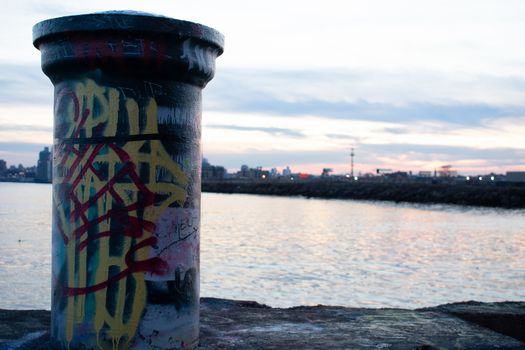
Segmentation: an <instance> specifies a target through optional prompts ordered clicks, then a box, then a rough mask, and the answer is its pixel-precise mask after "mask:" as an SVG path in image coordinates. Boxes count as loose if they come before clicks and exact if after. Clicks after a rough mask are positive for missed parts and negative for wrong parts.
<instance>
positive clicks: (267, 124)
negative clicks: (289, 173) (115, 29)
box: [0, 0, 525, 174]
mask: <svg viewBox="0 0 525 350" xmlns="http://www.w3.org/2000/svg"><path fill="white" fill-rule="evenodd" d="M116 9H132V10H140V11H148V12H153V13H158V14H162V15H166V16H171V17H175V18H179V19H185V20H190V21H195V22H199V23H202V24H206V25H209V26H211V27H214V28H216V29H218V30H219V31H221V32H222V33H223V34H224V35H225V37H226V48H225V52H224V54H223V55H222V56H221V57H219V58H218V60H217V73H216V76H215V79H214V80H213V81H212V82H211V83H210V84H209V85H208V87H207V88H206V89H205V91H204V113H203V152H204V156H205V157H206V158H208V159H209V161H210V162H211V163H212V164H220V165H224V166H226V167H227V168H228V169H229V170H231V171H233V170H236V169H238V168H239V167H240V166H241V165H242V164H248V165H250V166H263V167H265V168H270V167H277V168H278V169H282V168H283V167H285V166H287V165H289V166H290V167H291V168H292V170H294V171H304V172H311V173H314V174H318V173H320V172H321V169H322V168H323V167H331V168H333V169H334V171H335V172H336V173H343V172H348V171H349V162H350V157H349V153H350V148H351V147H354V148H355V154H356V157H355V163H356V171H360V172H362V173H365V172H373V171H375V169H376V168H391V169H394V170H412V171H414V172H418V171H421V170H433V169H435V168H437V167H440V166H442V165H446V164H450V165H452V166H453V167H455V168H456V169H458V170H459V171H460V172H461V173H463V174H478V173H488V172H491V171H493V172H505V171H507V170H525V45H523V38H524V37H525V21H523V18H525V2H524V1H523V0H506V1H501V0H493V1H486V0H472V1H470V0H433V1H431V0H342V1H336V0H331V1H308V0H302V1H292V0H279V1H277V0H265V1H258V2H255V1H242V0H238V1H229V0H224V1H212V0H209V1H200V0H192V1H175V0H148V1H143V0H140V1H131V0H127V1H112V0H104V1H100V0H90V1H83V2H76V3H75V2H71V1H68V2H66V1H56V0H51V1H42V0H40V1H37V0H16V1H13V0H3V1H2V11H0V26H2V28H1V33H2V35H1V36H0V40H1V42H0V53H1V54H0V159H5V160H6V161H7V162H8V164H18V163H22V164H24V165H34V164H35V163H36V159H37V155H38V151H39V150H40V149H41V148H42V147H43V146H45V145H51V143H52V136H51V130H52V98H53V97H52V85H51V83H50V82H49V81H48V80H47V78H46V77H45V76H44V74H43V73H42V72H41V70H40V66H39V60H40V56H39V52H38V51H37V50H36V49H34V48H33V46H32V40H31V27H32V26H33V24H35V23H36V22H38V21H41V20H44V19H48V18H52V17H58V16H64V15H70V14H80V13H88V12H95V11H104V10H116Z"/></svg>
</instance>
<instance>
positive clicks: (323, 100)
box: [204, 69, 525, 126]
mask: <svg viewBox="0 0 525 350" xmlns="http://www.w3.org/2000/svg"><path fill="white" fill-rule="evenodd" d="M455 79H456V78H454V77H447V76H441V75H432V74H429V73H425V72H422V73H420V75H418V74H417V73H398V74H390V73H381V72H366V71H344V70H342V71H334V70H317V71H268V70H264V71H262V70H261V71H257V70H247V69H237V70H235V69H226V70H223V71H221V70H219V72H218V75H217V77H216V78H215V80H214V81H212V83H211V84H210V86H209V87H208V88H207V89H206V90H205V94H206V98H205V99H204V103H205V107H206V108H207V109H209V110H216V111H224V112H246V113H249V112H263V113H269V114H274V115H279V116H283V117H285V116H289V117H298V116H303V115H317V116H320V117H324V118H336V119H359V120H373V121H388V122H412V121H421V120H432V121H442V122H448V123H454V124H457V125H468V126H473V125H474V126H475V125H479V124H480V123H481V122H482V120H483V119H493V118H501V117H516V116H524V115H525V104H523V103H521V102H520V103H519V104H518V105H515V104H512V103H510V102H507V103H502V102H501V103H495V102H493V103H487V102H473V100H476V99H477V100H478V101H484V99H480V97H479V95H483V94H485V95H486V96H487V99H486V100H490V98H491V97H494V95H495V94H498V95H499V96H501V97H502V99H504V98H505V96H507V95H509V94H510V93H512V94H519V93H520V91H521V90H523V86H525V79H523V78H522V77H515V76H511V77H493V76H474V77H470V78H468V79H467V78H464V79H463V80H461V81H455ZM458 79H459V78H458ZM436 80H438V81H439V84H438V85H439V88H438V87H435V86H433V85H432V83H433V82H434V81H436ZM425 84H426V85H427V86H422V85H425ZM436 84H437V83H436ZM383 85H388V88H383ZM458 85H461V86H458ZM361 87H362V89H361ZM476 89H477V90H476ZM365 90H366V91H365ZM473 90H476V91H475V93H474V92H471V91H473ZM398 91H402V92H398ZM423 92H425V93H423ZM470 93H471V94H472V96H475V97H476V99H473V98H468V95H469V94H470ZM332 95H333V96H332ZM376 95H377V96H383V97H385V96H386V100H389V101H392V102H376V101H382V100H385V98H377V96H376Z"/></svg>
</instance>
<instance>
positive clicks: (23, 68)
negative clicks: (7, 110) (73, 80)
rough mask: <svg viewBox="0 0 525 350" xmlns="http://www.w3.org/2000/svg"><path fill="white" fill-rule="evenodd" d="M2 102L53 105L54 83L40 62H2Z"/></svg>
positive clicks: (0, 96)
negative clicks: (43, 71) (43, 70)
mask: <svg viewBox="0 0 525 350" xmlns="http://www.w3.org/2000/svg"><path fill="white" fill-rule="evenodd" d="M0 72H2V79H0V104H3V105H48V106H49V105H51V104H52V103H53V85H52V84H51V82H50V81H49V80H48V78H47V77H46V76H45V75H44V73H42V71H41V70H40V66H39V65H38V64H15V63H0Z"/></svg>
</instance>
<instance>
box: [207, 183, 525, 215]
mask: <svg viewBox="0 0 525 350" xmlns="http://www.w3.org/2000/svg"><path fill="white" fill-rule="evenodd" d="M202 191H203V192H215V193H245V194H260V195H274V196H303V197H306V198H310V197H311V198H326V199H359V200H379V201H391V202H408V203H422V204H454V205H464V206H480V207H492V208H506V209H524V208H525V186H520V185H515V184H505V185H470V184H463V183H461V184H457V183H455V184H446V183H437V184H432V183H403V182H365V181H362V182H357V181H356V182H350V181H348V182H337V181H323V180H313V181H304V182H300V181H297V182H266V181H257V182H242V181H229V180H227V181H203V182H202Z"/></svg>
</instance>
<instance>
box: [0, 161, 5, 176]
mask: <svg viewBox="0 0 525 350" xmlns="http://www.w3.org/2000/svg"><path fill="white" fill-rule="evenodd" d="M6 172H7V163H6V162H5V160H3V159H0V175H3V174H5V173H6Z"/></svg>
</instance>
